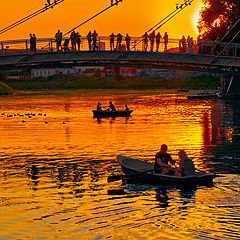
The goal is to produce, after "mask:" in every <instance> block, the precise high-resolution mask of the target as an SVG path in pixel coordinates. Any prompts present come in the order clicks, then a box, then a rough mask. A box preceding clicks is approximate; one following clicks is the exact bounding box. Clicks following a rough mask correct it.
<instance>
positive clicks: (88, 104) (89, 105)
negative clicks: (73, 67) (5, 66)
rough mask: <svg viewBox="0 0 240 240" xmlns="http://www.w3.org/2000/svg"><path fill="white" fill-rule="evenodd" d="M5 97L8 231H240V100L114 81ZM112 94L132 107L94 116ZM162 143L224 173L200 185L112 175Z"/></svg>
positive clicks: (202, 234)
mask: <svg viewBox="0 0 240 240" xmlns="http://www.w3.org/2000/svg"><path fill="white" fill-rule="evenodd" d="M0 100H1V101H0V136H1V138H0V146H1V148H0V192H1V195H0V239H180V238H184V239H239V238H240V234H239V230H240V223H239V222H240V215H239V210H240V202H239V200H240V199H239V185H240V177H239V168H240V164H239V161H240V156H239V153H240V151H239V143H240V141H239V140H240V131H239V126H240V123H239V120H238V119H240V111H239V110H238V104H239V103H238V102H226V101H220V100H191V101H189V100H187V98H186V96H185V95H184V94H176V93H161V92H159V91H114V90H112V91H107V90H104V91H100V90H91V91H90V90H88V91H87V90H86V91H66V92H61V93H60V92H59V93H54V94H52V95H51V94H48V95H47V94H42V95H41V94H39V95H29V96H28V95H27V96H10V97H1V98H0ZM110 100H111V101H113V103H114V104H115V105H116V107H117V108H118V109H121V108H122V109H123V108H124V105H125V104H126V103H127V104H128V106H129V107H130V108H131V109H133V110H134V111H133V113H132V116H131V117H129V118H116V119H111V118H106V119H94V118H93V117H92V112H91V111H92V109H94V108H95V107H96V103H97V102H98V101H100V102H101V103H102V105H108V102H109V101H110ZM25 113H32V114H35V116H33V115H32V117H31V118H29V117H28V116H26V115H25ZM14 114H15V115H16V116H14ZM17 114H20V115H24V116H19V115H17ZM44 114H46V116H44ZM162 143H167V144H168V145H169V153H171V154H172V156H173V158H175V159H176V158H177V152H178V150H179V149H185V150H186V152H187V153H188V155H189V156H190V157H191V158H193V161H194V163H195V165H196V168H197V169H199V170H203V171H207V172H217V173H220V174H221V175H222V176H224V177H219V178H216V179H215V180H214V185H213V186H209V187H204V186H197V187H195V188H192V189H178V188H175V187H164V186H158V185H157V186H152V185H142V184H137V185H131V184H122V183H121V182H114V183H110V184H108V183H107V181H106V179H107V177H108V176H109V175H110V174H113V173H115V174H118V173H120V172H121V169H120V166H119V165H118V164H117V162H116V155H117V154H122V155H126V156H131V157H135V158H140V159H145V160H149V161H151V159H152V158H153V157H154V155H155V153H156V152H157V151H158V150H159V146H160V144H162Z"/></svg>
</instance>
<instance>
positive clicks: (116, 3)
mask: <svg viewBox="0 0 240 240" xmlns="http://www.w3.org/2000/svg"><path fill="white" fill-rule="evenodd" d="M119 2H122V0H118V1H116V2H115V3H113V4H111V5H110V6H108V7H107V8H105V9H103V10H102V11H100V12H99V13H97V14H95V15H94V16H92V17H90V18H89V19H87V20H86V21H84V22H82V23H81V24H79V25H78V26H76V27H74V28H72V29H71V30H69V31H68V32H66V33H64V34H63V36H66V35H67V34H69V33H70V32H72V31H74V30H75V29H77V28H79V27H81V26H82V25H84V24H86V23H87V22H89V21H90V20H92V19H94V18H95V17H97V16H98V15H100V14H102V13H104V12H105V11H107V10H108V9H110V8H111V7H113V6H117V5H118V3H119ZM48 46H49V44H47V45H45V46H43V47H42V48H41V50H42V49H44V48H46V47H48Z"/></svg>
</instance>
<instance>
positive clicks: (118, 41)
mask: <svg viewBox="0 0 240 240" xmlns="http://www.w3.org/2000/svg"><path fill="white" fill-rule="evenodd" d="M122 37H123V36H122V34H121V33H118V35H117V49H118V50H119V51H120V50H121V43H122Z"/></svg>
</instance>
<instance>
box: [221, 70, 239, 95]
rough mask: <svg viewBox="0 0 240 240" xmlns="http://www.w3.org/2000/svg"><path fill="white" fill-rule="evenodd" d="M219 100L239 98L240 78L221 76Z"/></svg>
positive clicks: (227, 75)
mask: <svg viewBox="0 0 240 240" xmlns="http://www.w3.org/2000/svg"><path fill="white" fill-rule="evenodd" d="M220 84H221V93H220V95H221V98H240V76H233V75H229V74H222V75H221V80H220Z"/></svg>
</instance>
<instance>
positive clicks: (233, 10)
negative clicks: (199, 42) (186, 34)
mask: <svg viewBox="0 0 240 240" xmlns="http://www.w3.org/2000/svg"><path fill="white" fill-rule="evenodd" d="M203 4H204V6H203V7H202V9H201V11H200V19H199V22H198V26H197V27H198V31H199V34H200V35H201V36H202V38H203V40H209V41H215V40H216V38H219V39H221V38H222V37H224V35H225V34H226V33H227V32H228V31H229V30H230V29H231V28H232V26H233V25H234V24H235V23H236V22H237V21H238V19H239V18H240V1H239V0H203ZM239 30H240V22H239V23H238V24H237V25H236V26H235V27H234V28H233V29H232V30H231V31H230V32H229V34H228V35H227V36H226V37H224V39H222V41H225V42H228V41H230V40H231V39H232V38H233V36H234V35H235V34H236V33H237V32H238V31H239ZM235 42H240V34H239V36H238V37H237V38H236V39H235Z"/></svg>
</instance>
